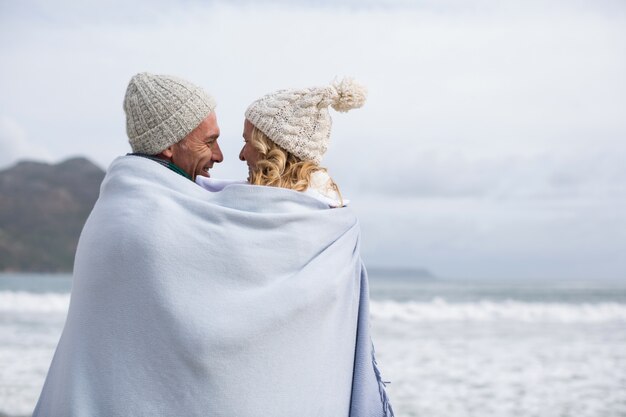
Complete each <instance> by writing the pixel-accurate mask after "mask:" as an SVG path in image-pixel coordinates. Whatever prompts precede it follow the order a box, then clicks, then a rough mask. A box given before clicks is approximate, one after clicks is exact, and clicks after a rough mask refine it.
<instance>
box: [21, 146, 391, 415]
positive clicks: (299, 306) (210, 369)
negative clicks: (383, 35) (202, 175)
mask: <svg viewBox="0 0 626 417" xmlns="http://www.w3.org/2000/svg"><path fill="white" fill-rule="evenodd" d="M366 291H367V287H366V275H365V272H364V270H363V269H362V264H361V259H360V256H359V227H358V222H357V219H356V218H355V216H354V213H353V212H352V211H351V209H350V208H337V209H329V208H328V205H327V204H324V203H323V202H321V201H319V200H316V199H314V198H312V197H310V196H307V195H304V194H302V193H298V192H295V191H290V190H285V189H278V188H270V187H258V186H250V185H247V184H231V185H228V186H226V187H224V188H223V189H222V190H221V191H218V192H208V191H206V190H204V189H202V188H201V187H199V186H198V185H196V184H195V183H193V182H191V181H189V180H188V179H186V178H183V177H182V176H180V175H178V174H176V173H174V172H172V171H170V170H168V169H167V168H165V167H163V166H161V165H159V164H157V163H155V162H154V161H151V160H148V159H144V158H141V157H135V156H125V157H120V158H118V159H116V160H115V161H114V162H113V164H112V165H111V167H110V168H109V170H108V172H107V175H106V178H105V180H104V181H103V184H102V187H101V191H100V198H99V199H98V202H97V203H96V205H95V207H94V209H93V212H92V213H91V215H90V217H89V219H88V220H87V223H86V224H85V227H84V229H83V232H82V234H81V237H80V242H79V245H78V250H77V253H76V260H75V265H74V282H73V287H72V296H71V303H70V309H69V313H68V317H67V321H66V324H65V328H64V330H63V335H62V337H61V340H60V342H59V345H58V347H57V351H56V353H55V356H54V359H53V362H52V365H51V367H50V371H49V373H48V376H47V379H46V383H45V385H44V388H43V391H42V394H41V397H40V399H39V403H38V404H37V408H36V409H35V412H34V416H36V417H44V416H51V417H52V416H55V417H58V416H64V417H72V416H75V417H76V416H81V417H82V416H84V417H115V416H150V417H160V416H228V417H247V416H273V417H279V416H285V417H287V416H289V417H293V416H329V417H330V416H332V417H336V416H348V415H352V416H355V417H356V416H366V415H368V416H369V415H372V416H374V415H376V416H383V415H391V414H392V413H391V409H390V407H389V406H388V403H387V400H386V396H385V394H384V389H383V385H382V383H381V382H380V377H379V375H378V374H377V371H376V369H375V367H374V365H373V364H372V359H373V355H372V353H371V345H370V342H369V334H368V330H367V292H366ZM357 327H358V333H359V334H358V335H357ZM357 340H359V342H357Z"/></svg>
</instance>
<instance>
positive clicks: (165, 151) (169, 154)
mask: <svg viewBox="0 0 626 417" xmlns="http://www.w3.org/2000/svg"><path fill="white" fill-rule="evenodd" d="M173 154H174V152H173V151H172V146H169V147H167V148H165V149H163V150H162V151H161V153H160V154H159V155H161V156H163V157H164V158H167V159H172V155H173Z"/></svg>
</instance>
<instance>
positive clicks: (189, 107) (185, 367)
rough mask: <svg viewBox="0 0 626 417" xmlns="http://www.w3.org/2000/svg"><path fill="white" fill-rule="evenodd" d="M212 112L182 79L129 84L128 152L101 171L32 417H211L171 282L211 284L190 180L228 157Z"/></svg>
mask: <svg viewBox="0 0 626 417" xmlns="http://www.w3.org/2000/svg"><path fill="white" fill-rule="evenodd" d="M214 110H215V100H214V99H213V98H212V97H211V96H210V95H209V94H207V93H206V92H205V91H203V90H202V89H201V88H200V87H198V86H196V85H193V84H192V83H190V82H188V81H185V80H182V79H179V78H176V77H171V76H165V75H153V74H149V73H140V74H137V75H135V76H134V77H132V79H131V80H130V82H129V84H128V87H127V90H126V95H125V98H124V111H125V113H126V129H127V134H128V139H129V142H130V146H131V149H132V153H130V154H128V155H125V156H121V157H119V158H117V159H116V160H115V161H113V163H112V164H111V166H110V167H109V168H108V170H107V174H106V176H105V178H104V180H103V182H102V185H101V188H100V196H99V198H98V201H97V202H96V204H95V206H94V208H93V210H92V212H91V214H90V216H89V218H88V220H87V222H86V223H85V226H84V228H83V231H82V233H81V237H80V240H79V243H78V247H77V250H76V256H75V262H74V271H73V285H72V295H71V303H70V309H69V312H68V316H67V319H66V323H65V327H64V329H63V334H62V336H61V339H60V341H59V344H58V346H57V349H56V352H55V356H54V359H53V361H52V364H51V366H50V370H49V372H48V375H47V378H46V382H45V385H44V387H43V390H42V393H41V396H40V398H39V401H38V403H37V407H36V408H35V410H34V413H33V416H35V417H43V416H46V417H47V416H50V417H58V416H64V417H72V416H77V417H78V416H85V417H87V416H89V417H98V416H102V417H105V416H106V417H113V416H122V415H123V416H161V415H163V416H165V415H168V416H173V415H184V416H199V415H203V413H204V411H205V410H206V409H207V408H206V401H207V395H206V394H207V390H206V389H204V388H203V387H205V386H206V381H207V380H209V375H208V371H207V369H206V362H207V361H206V358H205V357H204V356H202V355H196V354H195V353H194V352H193V348H191V347H190V346H191V345H192V344H189V343H187V344H186V343H185V341H184V339H185V337H186V336H184V332H185V331H186V330H188V329H185V328H184V325H181V323H179V322H178V321H177V320H176V318H175V316H176V315H177V314H178V313H177V312H178V311H179V309H184V308H186V303H188V302H189V301H190V297H188V296H185V295H182V294H181V291H180V290H181V289H183V290H184V287H179V288H175V286H169V285H170V284H173V283H176V282H180V281H184V280H185V279H187V280H190V282H193V281H194V280H196V281H201V280H206V279H207V275H206V274H207V272H208V270H209V269H210V268H209V258H207V259H206V260H205V259H203V258H204V250H203V249H202V246H203V245H205V244H206V241H207V239H209V238H210V237H208V236H206V234H204V235H203V234H200V233H196V230H197V227H198V226H202V224H203V222H204V221H203V220H198V219H195V218H194V217H193V215H192V214H191V211H193V210H194V209H197V208H198V204H200V205H201V206H202V209H201V210H198V211H199V212H202V211H203V210H207V211H208V210H210V207H209V206H208V205H206V203H205V202H204V201H203V200H202V199H203V197H204V196H205V195H206V194H207V192H206V191H205V190H203V189H202V188H201V187H199V186H198V185H196V184H195V182H194V180H195V178H196V177H198V176H205V177H208V176H209V170H210V169H211V168H212V167H213V164H214V163H216V162H217V163H219V162H222V160H223V156H222V151H221V150H220V147H219V145H218V142H217V140H218V137H219V135H220V130H219V127H218V124H217V119H216V116H215V111H214ZM190 210H191V211H190ZM209 226H210V224H209ZM186 245H192V246H194V247H195V248H197V250H199V251H200V252H198V253H196V252H194V248H189V247H187V246H186ZM186 256H189V257H190V259H187V258H186ZM190 268H191V270H190ZM198 294H200V293H198ZM172 300H176V302H173V301H172ZM196 317H199V318H201V319H202V317H203V315H202V314H198V315H195V314H192V319H193V318H196ZM183 321H184V320H183ZM191 334H193V335H194V337H195V336H197V337H199V338H201V337H203V336H202V332H192V333H191ZM194 390H198V392H194Z"/></svg>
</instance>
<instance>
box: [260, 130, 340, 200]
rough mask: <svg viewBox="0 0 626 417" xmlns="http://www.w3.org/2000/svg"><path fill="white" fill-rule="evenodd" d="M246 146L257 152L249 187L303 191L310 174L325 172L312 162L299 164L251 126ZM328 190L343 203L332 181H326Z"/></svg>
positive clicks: (291, 155) (306, 186) (308, 181)
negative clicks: (251, 185)
mask: <svg viewBox="0 0 626 417" xmlns="http://www.w3.org/2000/svg"><path fill="white" fill-rule="evenodd" d="M250 144H251V145H252V146H253V147H254V148H255V149H256V150H257V151H258V152H259V159H258V160H257V161H256V167H255V169H253V170H252V171H251V172H250V178H249V182H250V184H254V185H265V186H269V187H281V188H289V189H291V190H295V191H306V189H307V188H309V186H310V185H311V175H312V174H313V173H315V172H317V171H322V172H328V171H327V170H326V168H323V167H321V166H319V165H317V164H316V163H315V162H313V161H303V160H301V159H300V158H298V157H297V156H295V155H294V154H292V153H291V152H288V151H286V150H285V149H283V148H282V147H280V146H278V145H277V144H275V143H274V142H272V140H271V139H270V138H268V137H267V135H266V134H265V133H263V132H261V131H260V130H259V129H257V127H256V126H253V129H252V134H251V135H250ZM330 188H331V189H332V190H334V191H336V192H337V194H338V195H339V198H340V200H341V203H342V204H343V199H342V198H341V193H340V192H339V187H338V186H337V184H336V183H335V181H333V180H332V179H331V180H330Z"/></svg>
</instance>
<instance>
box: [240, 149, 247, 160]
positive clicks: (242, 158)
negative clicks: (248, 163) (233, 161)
mask: <svg viewBox="0 0 626 417" xmlns="http://www.w3.org/2000/svg"><path fill="white" fill-rule="evenodd" d="M239 160H240V161H245V160H246V158H244V156H243V148H241V151H239Z"/></svg>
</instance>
